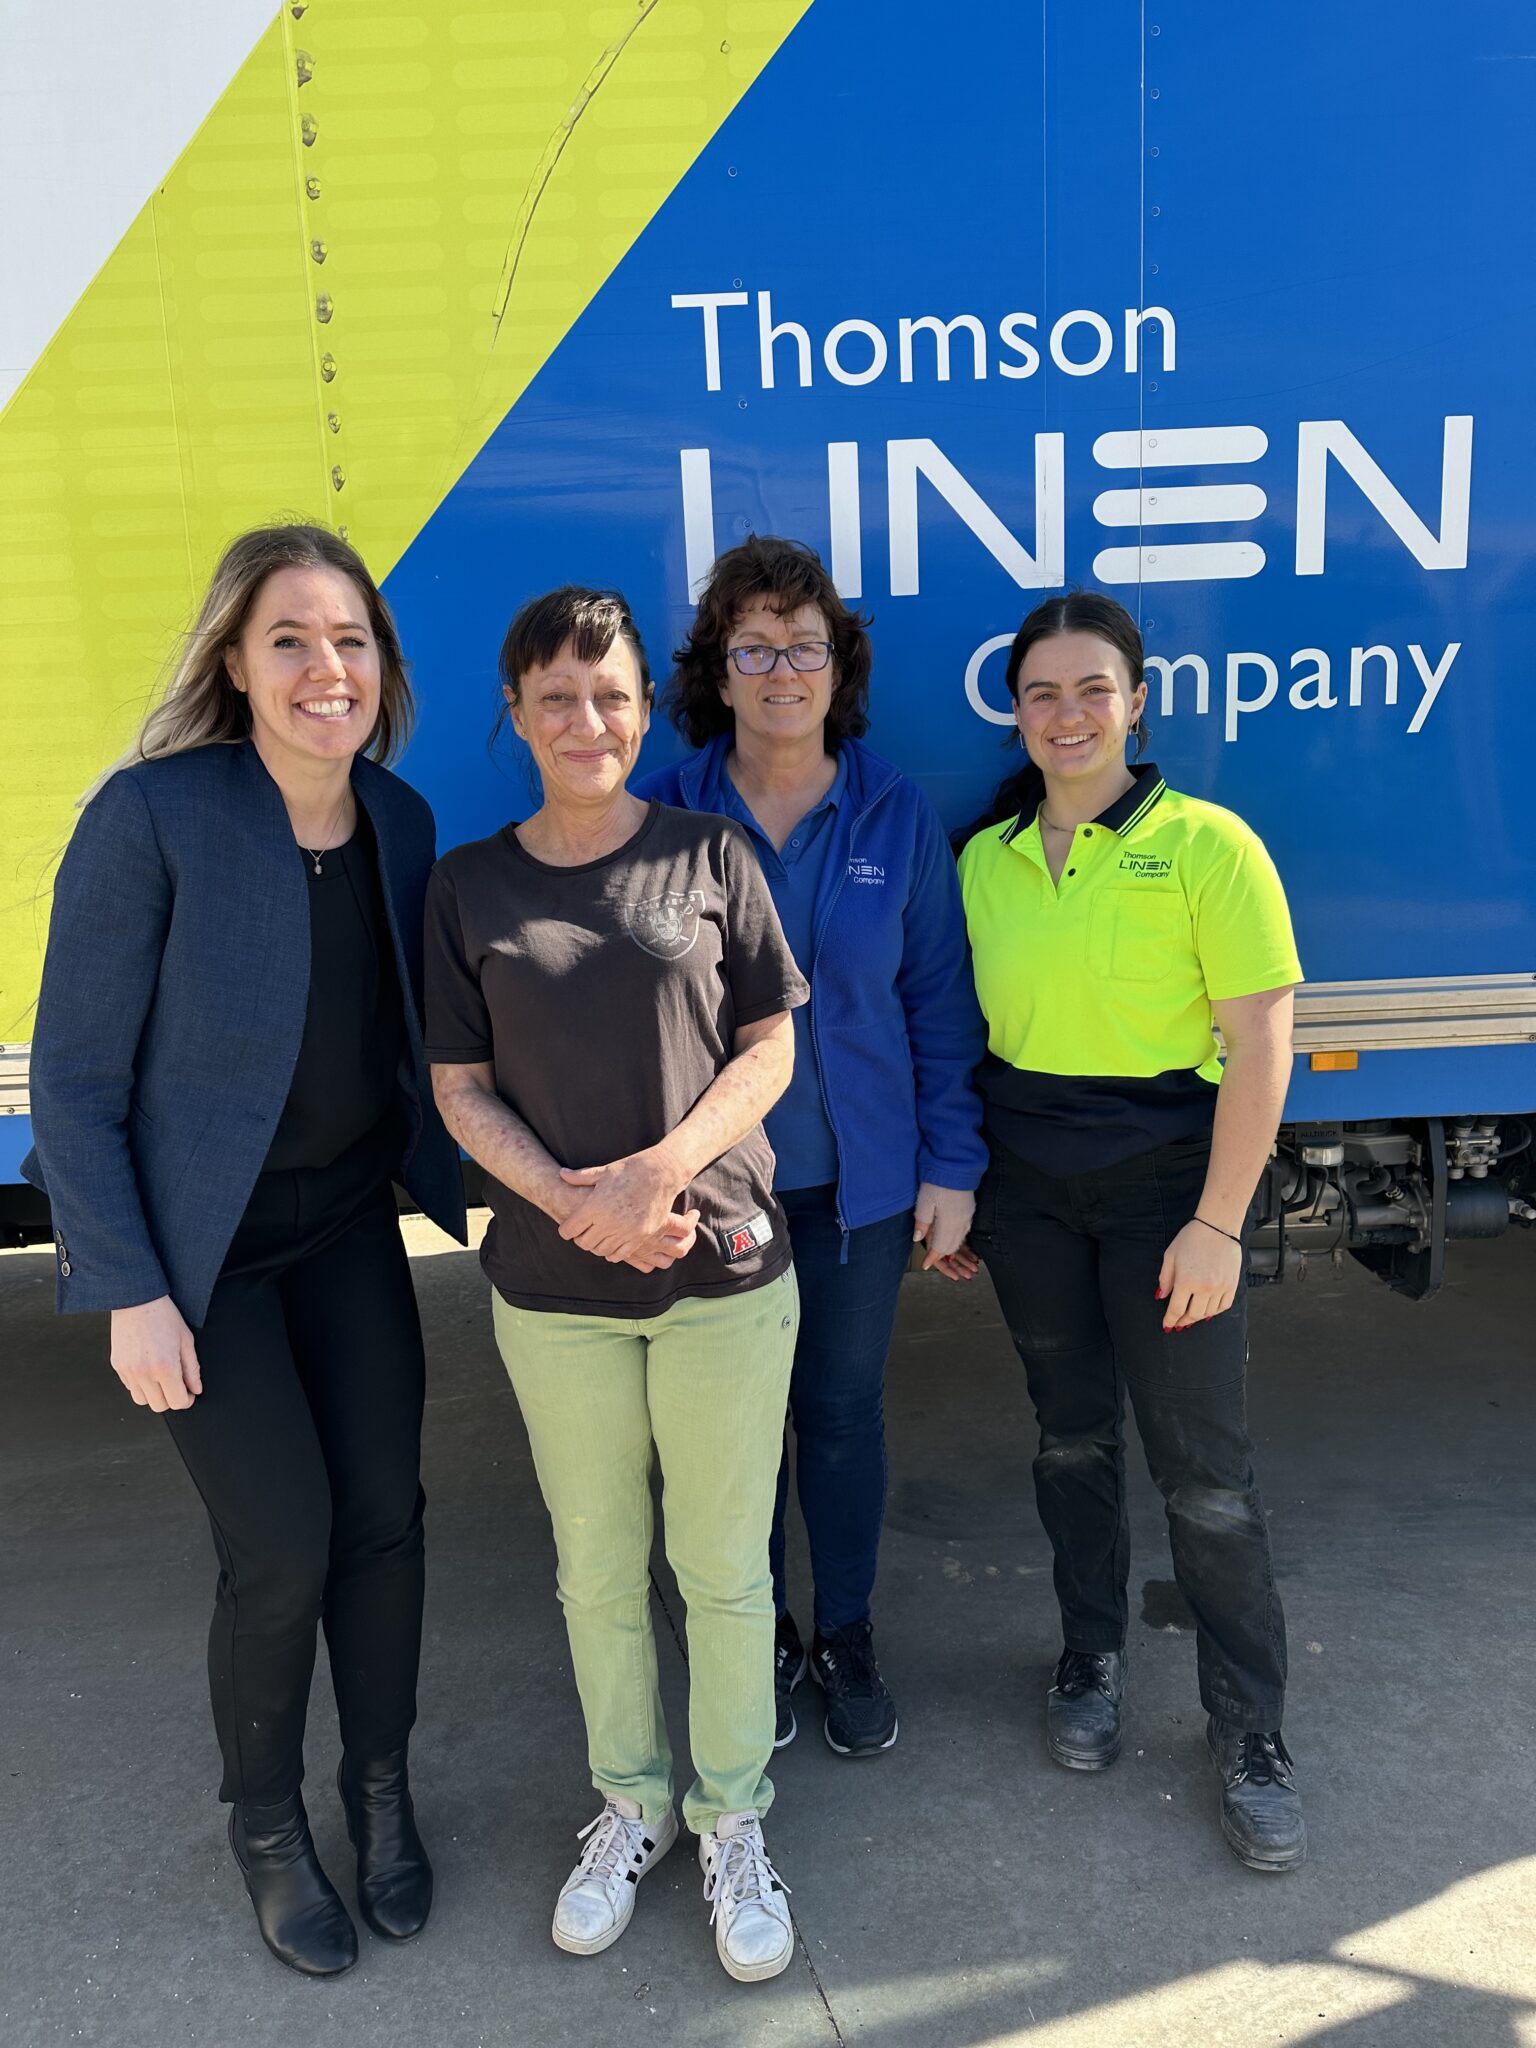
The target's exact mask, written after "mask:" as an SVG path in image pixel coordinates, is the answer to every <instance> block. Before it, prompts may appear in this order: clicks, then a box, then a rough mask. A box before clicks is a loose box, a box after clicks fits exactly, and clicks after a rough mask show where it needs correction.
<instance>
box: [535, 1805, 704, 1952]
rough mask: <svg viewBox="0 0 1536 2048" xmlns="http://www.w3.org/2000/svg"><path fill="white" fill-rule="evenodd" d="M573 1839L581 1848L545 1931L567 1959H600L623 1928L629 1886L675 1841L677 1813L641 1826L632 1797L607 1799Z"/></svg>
mask: <svg viewBox="0 0 1536 2048" xmlns="http://www.w3.org/2000/svg"><path fill="white" fill-rule="evenodd" d="M576 1839H577V1841H578V1842H581V1841H585V1843H586V1845H587V1846H586V1848H585V1849H583V1850H582V1852H581V1861H580V1862H579V1863H578V1864H577V1866H576V1868H575V1869H574V1870H573V1871H572V1872H571V1874H570V1876H569V1877H568V1878H567V1879H566V1880H565V1883H564V1884H563V1885H562V1886H561V1887H560V1896H559V1898H558V1899H557V1900H556V1901H555V1924H554V1926H553V1927H552V1928H551V1930H550V1932H551V1933H552V1934H553V1935H554V1938H555V1946H556V1948H563V1949H565V1950H567V1951H568V1952H569V1953H570V1954H571V1955H573V1956H595V1955H601V1954H602V1952H603V1950H604V1949H605V1948H608V1947H610V1946H611V1945H612V1944H613V1943H614V1942H616V1941H617V1940H618V1938H619V1936H620V1935H621V1934H622V1933H623V1932H624V1930H625V1928H626V1927H627V1926H628V1925H629V1919H630V1915H631V1914H632V1913H633V1912H634V1910H635V1887H636V1886H637V1885H638V1884H639V1882H640V1880H641V1878H642V1877H644V1875H645V1873H646V1872H647V1871H648V1870H649V1869H650V1867H651V1865H652V1864H653V1863H657V1862H659V1861H660V1860H661V1858H662V1857H663V1856H665V1855H666V1853H667V1851H668V1850H669V1849H670V1848H671V1846H672V1844H673V1843H674V1842H675V1841H676V1840H677V1815H676V1814H675V1813H674V1812H673V1811H672V1810H671V1808H670V1807H669V1808H668V1809H667V1813H666V1817H665V1819H663V1820H659V1821H650V1822H647V1821H644V1820H642V1819H641V1817H640V1809H639V1807H638V1806H637V1805H636V1804H635V1802H634V1801H633V1800H632V1799H610V1800H609V1801H608V1803H607V1805H606V1806H604V1808H603V1810H602V1812H601V1813H600V1814H599V1815H598V1816H597V1819H596V1820H594V1821H589V1822H588V1824H587V1825H586V1827H584V1828H583V1829H582V1830H581V1832H580V1833H579V1834H578V1835H577V1837H576Z"/></svg>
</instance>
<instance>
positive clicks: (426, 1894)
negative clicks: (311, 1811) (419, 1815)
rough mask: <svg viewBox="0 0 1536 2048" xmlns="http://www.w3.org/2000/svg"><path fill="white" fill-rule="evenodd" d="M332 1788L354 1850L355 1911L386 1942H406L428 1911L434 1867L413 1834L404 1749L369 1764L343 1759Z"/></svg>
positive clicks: (415, 1833)
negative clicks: (356, 1908)
mask: <svg viewBox="0 0 1536 2048" xmlns="http://www.w3.org/2000/svg"><path fill="white" fill-rule="evenodd" d="M336 1789H337V1791H338V1792H339V1793H340V1794H341V1803H342V1805H343V1807H344V1808H345V1809H346V1815H347V1834H348V1835H349V1837H350V1838H351V1841H352V1846H353V1848H354V1849H356V1851H357V1904H358V1910H359V1911H360V1912H361V1914H362V1916H363V1918H364V1919H365V1920H366V1921H367V1923H368V1925H369V1926H370V1927H371V1928H372V1929H373V1931H374V1933H375V1934H382V1935H383V1936H384V1938H385V1940H386V1941H409V1940H410V1938H411V1936H412V1935H413V1934H420V1932H421V1930H422V1928H423V1927H425V1925H426V1924H427V1915H428V1913H430V1912H431V1910H432V1865H431V1864H430V1863H429V1862H428V1861H427V1852H426V1849H425V1847H424V1846H423V1844H422V1839H421V1836H420V1835H419V1834H418V1833H417V1832H416V1813H415V1809H414V1807H413V1806H412V1804H411V1788H410V1784H409V1782H408V1781H407V1778H406V1768H405V1751H404V1750H403V1749H397V1750H396V1751H395V1752H394V1753H393V1755H391V1756H381V1757H375V1758H374V1759H373V1760H372V1762H370V1763H353V1762H352V1760H351V1759H350V1758H349V1757H343V1758H342V1760H341V1763H340V1765H339V1767H338V1769H337V1772H336Z"/></svg>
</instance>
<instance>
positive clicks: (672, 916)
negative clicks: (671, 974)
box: [624, 889, 704, 960]
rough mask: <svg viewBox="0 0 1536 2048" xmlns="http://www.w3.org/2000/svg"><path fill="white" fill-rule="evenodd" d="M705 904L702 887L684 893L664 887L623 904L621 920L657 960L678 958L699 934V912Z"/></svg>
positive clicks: (632, 935)
mask: <svg viewBox="0 0 1536 2048" xmlns="http://www.w3.org/2000/svg"><path fill="white" fill-rule="evenodd" d="M703 908H704V892H703V890H702V889H690V890H688V891H687V893H686V894H684V893H682V892H681V891H679V890H675V889H667V890H664V891H663V892H662V894H661V895H659V896H642V897H641V898H640V900H639V901H638V902H636V903H626V904H625V905H624V923H625V925H626V927H627V928H628V931H629V936H630V937H631V938H632V939H633V940H634V941H635V943H636V945H638V946H644V948H645V950H646V952H647V953H654V954H655V955H656V958H657V959H658V960H680V959H681V958H682V956H683V955H684V953H686V952H687V951H688V950H689V948H690V947H691V946H692V945H693V942H694V940H695V939H696V938H697V937H698V936H699V912H700V911H701V910H702V909H703Z"/></svg>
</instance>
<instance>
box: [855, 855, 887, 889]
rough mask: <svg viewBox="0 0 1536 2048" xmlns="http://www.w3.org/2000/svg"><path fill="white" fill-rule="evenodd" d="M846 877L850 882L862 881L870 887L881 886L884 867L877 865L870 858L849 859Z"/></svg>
mask: <svg viewBox="0 0 1536 2048" xmlns="http://www.w3.org/2000/svg"><path fill="white" fill-rule="evenodd" d="M848 879H849V881H850V882H864V883H866V884H868V885H869V886H871V887H875V888H883V887H884V886H885V869H884V868H882V867H879V866H877V865H876V863H875V862H874V861H872V860H857V859H855V860H851V861H849V863H848Z"/></svg>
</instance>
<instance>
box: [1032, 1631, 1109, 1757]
mask: <svg viewBox="0 0 1536 2048" xmlns="http://www.w3.org/2000/svg"><path fill="white" fill-rule="evenodd" d="M1124 1691H1125V1659H1124V1657H1122V1656H1120V1655H1119V1654H1118V1653H1117V1652H1115V1651H1114V1650H1063V1651H1062V1653H1061V1659H1060V1662H1059V1663H1058V1664H1057V1666H1056V1675H1055V1677H1054V1678H1053V1679H1052V1680H1051V1689H1050V1691H1049V1692H1048V1693H1047V1694H1046V1696H1045V1741H1046V1747H1047V1748H1048V1749H1049V1750H1050V1752H1051V1756H1052V1759H1053V1760H1054V1761H1055V1762H1056V1763H1059V1764H1064V1765H1065V1766H1066V1768H1067V1769H1068V1770H1069V1771H1107V1770H1108V1769H1109V1767H1110V1765H1111V1764H1112V1763H1113V1762H1114V1760H1115V1758H1116V1757H1117V1756H1118V1755H1119V1754H1120V1698H1121V1695H1122V1693H1123V1692H1124Z"/></svg>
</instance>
